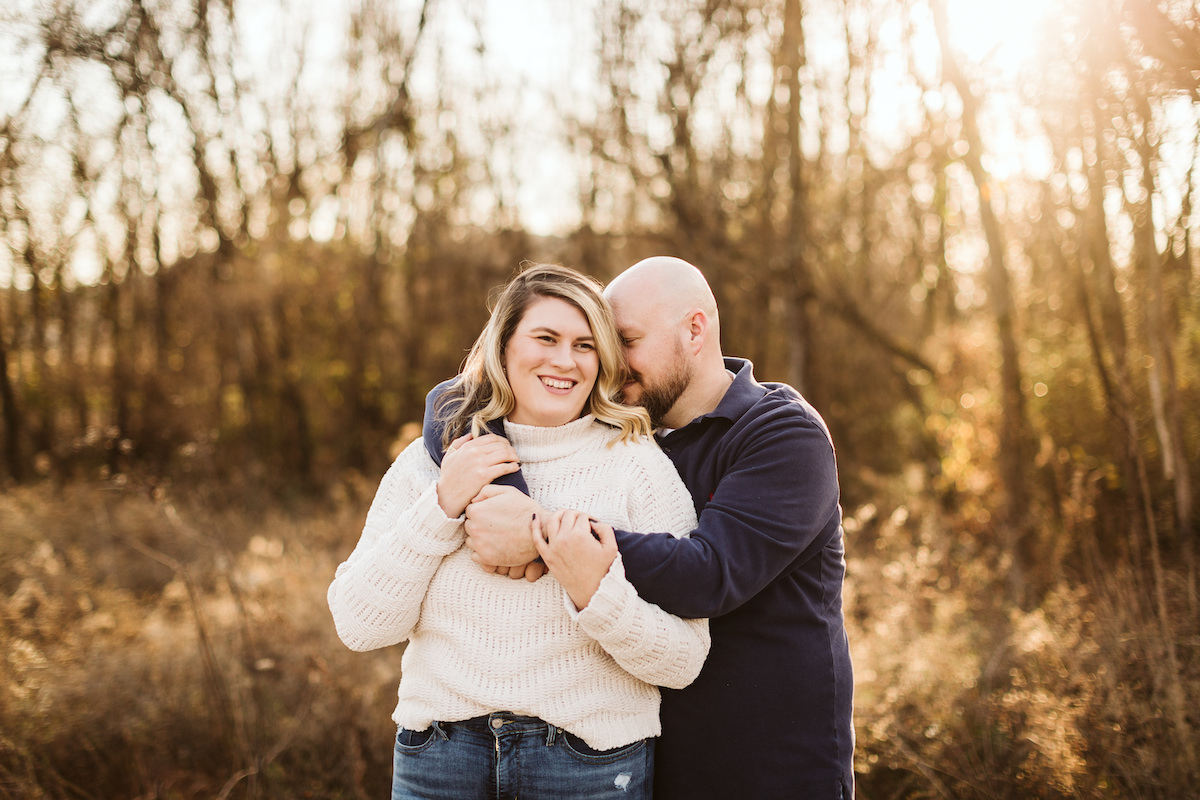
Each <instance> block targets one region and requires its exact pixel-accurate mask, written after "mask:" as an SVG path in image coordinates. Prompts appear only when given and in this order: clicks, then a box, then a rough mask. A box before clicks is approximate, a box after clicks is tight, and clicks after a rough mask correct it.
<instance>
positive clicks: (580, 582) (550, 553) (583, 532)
mask: <svg viewBox="0 0 1200 800" xmlns="http://www.w3.org/2000/svg"><path fill="white" fill-rule="evenodd" d="M533 543H534V546H535V547H537V550H538V553H539V554H540V555H541V557H542V560H543V561H545V562H546V566H547V567H548V568H549V569H550V574H552V575H553V576H554V577H555V578H557V579H558V582H559V583H561V584H562V586H563V588H564V589H566V590H567V595H568V596H569V597H570V598H571V602H573V603H574V604H575V607H576V608H578V609H580V610H582V609H584V608H587V604H588V603H590V602H592V595H594V594H595V593H596V590H597V589H599V588H600V581H602V580H604V576H605V575H606V574H607V573H608V568H609V567H611V566H612V563H613V561H614V560H615V559H616V557H617V540H616V537H615V536H614V535H613V531H612V528H610V527H608V526H607V525H596V526H594V527H593V525H592V523H591V520H590V519H589V518H588V515H587V514H584V513H583V512H581V511H572V510H571V509H563V510H560V511H556V512H554V514H553V515H551V517H550V518H549V519H548V520H545V522H544V523H543V521H542V520H541V519H540V518H536V517H535V518H534V520H533Z"/></svg>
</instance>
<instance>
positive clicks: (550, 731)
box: [546, 722, 558, 747]
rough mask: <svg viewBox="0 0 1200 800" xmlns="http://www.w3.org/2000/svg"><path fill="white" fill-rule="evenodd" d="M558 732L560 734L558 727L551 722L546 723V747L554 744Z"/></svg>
mask: <svg viewBox="0 0 1200 800" xmlns="http://www.w3.org/2000/svg"><path fill="white" fill-rule="evenodd" d="M557 734H558V728H556V727H554V726H553V725H551V724H550V723H549V722H547V723H546V747H553V746H554V737H555V736H556V735H557Z"/></svg>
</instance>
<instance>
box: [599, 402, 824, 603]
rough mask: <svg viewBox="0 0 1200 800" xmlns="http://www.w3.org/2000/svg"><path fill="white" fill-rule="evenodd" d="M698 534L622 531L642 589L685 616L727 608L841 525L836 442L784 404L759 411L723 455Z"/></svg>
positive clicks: (634, 579)
mask: <svg viewBox="0 0 1200 800" xmlns="http://www.w3.org/2000/svg"><path fill="white" fill-rule="evenodd" d="M710 456H711V457H713V458H719V460H720V462H721V463H719V464H717V465H716V468H717V469H718V470H719V471H720V475H719V477H718V479H717V484H716V488H715V489H714V491H713V494H712V497H711V499H710V500H709V501H708V503H707V504H706V505H705V506H704V508H703V509H702V510H701V513H700V520H699V523H698V525H697V527H696V529H695V530H693V531H692V532H691V536H690V537H688V538H683V539H676V538H675V537H673V536H668V535H663V534H651V535H640V534H637V533H632V532H629V531H617V546H618V548H619V549H620V552H621V556H622V559H623V560H624V564H625V573H626V575H627V577H628V578H629V580H630V582H631V583H632V584H633V585H634V586H635V587H637V590H638V593H639V594H640V595H641V596H642V597H644V598H645V599H647V600H648V601H650V602H652V603H656V604H658V605H660V606H662V607H663V608H665V609H666V610H668V611H670V612H672V613H674V614H678V615H680V616H682V617H715V616H719V615H722V614H727V613H729V612H730V611H733V610H734V609H736V608H738V607H739V606H741V605H742V604H743V603H745V602H746V601H747V600H749V599H750V598H752V597H754V596H755V595H756V594H758V593H759V592H760V591H761V590H762V589H763V587H765V586H766V585H767V584H769V583H771V582H772V581H774V580H775V579H776V578H778V577H779V576H780V575H781V574H783V573H785V572H787V571H789V570H790V569H792V568H793V567H794V566H795V565H798V564H800V563H803V562H804V561H805V560H807V559H808V558H811V557H813V556H814V555H816V554H817V553H819V552H820V551H821V549H822V548H823V547H824V546H825V545H826V544H827V543H828V540H829V538H830V537H831V536H832V535H833V534H834V533H836V531H837V528H838V525H837V519H838V514H839V511H838V481H837V466H836V461H835V459H834V452H833V444H832V442H830V440H829V437H828V435H827V434H826V432H825V431H824V429H823V428H822V427H821V426H819V425H818V424H817V423H816V422H814V421H813V420H811V419H809V418H807V417H806V416H804V415H803V414H801V413H799V412H798V411H795V410H790V409H789V408H788V407H787V406H784V407H782V408H778V409H774V410H773V411H771V412H770V413H767V414H764V415H762V416H761V417H760V418H758V419H756V420H754V421H753V422H752V423H751V424H750V425H749V426H747V428H746V429H745V430H743V431H741V432H739V433H738V435H737V441H736V443H732V444H731V446H730V447H729V448H727V451H726V452H723V453H722V454H720V455H719V456H717V455H716V454H710Z"/></svg>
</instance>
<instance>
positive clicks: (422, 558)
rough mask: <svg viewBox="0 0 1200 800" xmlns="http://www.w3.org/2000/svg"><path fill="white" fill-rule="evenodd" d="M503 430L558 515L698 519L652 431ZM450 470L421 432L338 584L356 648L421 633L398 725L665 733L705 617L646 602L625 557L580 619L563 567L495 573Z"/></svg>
mask: <svg viewBox="0 0 1200 800" xmlns="http://www.w3.org/2000/svg"><path fill="white" fill-rule="evenodd" d="M505 431H506V433H507V435H508V437H509V439H510V441H511V442H512V444H513V447H514V448H515V449H516V451H517V455H518V456H519V457H520V459H521V468H522V471H523V472H524V474H525V479H526V481H527V482H528V484H529V490H530V494H531V495H532V497H533V499H534V500H536V501H537V502H538V503H539V504H540V505H541V506H542V508H544V509H545V510H546V512H547V513H550V512H552V511H555V510H557V509H560V508H572V509H576V510H579V511H586V512H587V513H588V514H589V515H590V516H592V517H595V518H597V519H599V520H602V521H604V522H606V523H608V524H610V525H612V526H613V527H615V528H621V529H624V530H639V531H668V532H670V533H672V534H674V535H676V536H682V535H683V534H685V533H687V532H688V531H690V530H692V529H693V528H694V527H695V525H696V517H695V513H694V510H693V507H692V501H691V498H690V496H689V495H688V492H687V489H686V488H685V487H684V485H683V483H682V481H680V479H679V476H678V474H677V473H676V472H675V469H674V467H673V466H672V465H671V462H670V461H669V460H668V459H667V457H666V456H665V455H664V454H663V453H662V452H661V451H660V450H659V449H658V447H657V445H655V444H654V443H653V442H652V441H651V440H649V439H643V440H640V441H636V442H632V443H626V444H623V443H620V442H616V441H615V440H616V439H617V432H616V431H614V430H613V429H611V428H609V427H608V426H606V425H603V424H601V423H599V422H597V421H596V420H595V419H594V418H593V417H591V416H590V415H589V416H585V417H583V418H581V419H579V420H576V421H574V422H572V423H569V424H567V425H563V426H559V427H554V428H542V427H533V426H527V425H515V424H512V423H506V424H505ZM610 443H612V444H611V446H608V445H609V444H610ZM438 477H439V470H438V467H437V466H436V465H435V464H434V463H433V461H432V459H430V457H429V455H428V453H427V452H426V450H425V446H424V444H423V443H422V442H421V441H420V440H417V441H416V442H413V443H412V444H411V445H410V446H409V447H408V448H406V449H405V450H404V452H403V453H401V454H400V456H399V457H398V458H397V459H396V462H395V463H394V464H393V465H392V467H391V469H389V470H388V472H387V474H386V475H385V476H384V478H383V481H382V483H381V484H380V487H379V491H378V492H377V493H376V495H375V500H374V502H373V503H372V504H371V509H370V511H369V512H368V514H367V521H366V525H365V526H364V528H363V533H362V538H361V539H360V540H359V543H358V546H357V547H355V549H354V552H353V553H351V555H350V557H349V558H348V559H347V560H346V561H345V562H344V563H343V564H341V565H340V566H339V567H338V569H337V574H336V577H335V578H334V581H333V583H332V584H331V585H330V587H329V607H330V610H331V611H332V612H333V617H334V623H335V625H336V627H337V631H338V635H339V636H340V637H341V639H342V641H343V642H345V643H346V645H347V646H348V647H350V648H351V649H353V650H372V649H375V648H379V647H387V646H389V645H393V644H397V643H399V642H402V641H405V640H407V641H408V645H407V647H406V648H405V650H404V656H403V659H402V662H401V673H402V679H401V681H400V689H399V702H398V704H397V706H396V710H395V713H394V714H393V716H392V718H393V719H394V720H395V721H396V723H397V724H398V725H402V726H404V727H405V728H410V729H413V730H423V729H424V728H427V727H428V726H429V725H430V724H431V723H432V722H434V721H443V722H453V721H457V720H462V719H468V718H470V717H475V716H479V715H481V714H488V713H491V712H494V711H509V712H512V713H514V714H527V715H530V716H536V717H541V718H542V719H544V720H545V721H547V722H549V723H551V724H553V725H556V726H558V727H561V728H565V729H566V730H568V731H570V732H571V733H573V734H575V735H576V736H579V737H580V738H581V739H583V740H584V741H585V742H587V743H588V745H589V746H591V747H594V748H597V749H604V750H607V749H610V748H613V747H620V746H622V745H626V744H629V743H631V742H634V741H637V740H639V739H644V738H646V737H650V736H657V735H658V734H659V733H660V731H661V727H660V725H659V720H658V706H659V694H658V689H657V686H669V687H672V688H682V687H683V686H686V685H687V684H689V683H691V681H692V680H693V679H694V678H695V677H696V675H697V674H698V673H699V671H700V667H701V665H702V664H703V662H704V658H705V656H706V655H707V653H708V646H709V638H708V624H707V621H705V620H683V619H680V618H679V617H674V616H671V615H669V614H667V613H666V612H664V611H663V610H662V609H660V608H659V607H658V606H655V605H652V604H650V603H647V602H645V601H643V600H641V599H640V598H639V597H638V596H637V593H636V591H635V590H634V589H633V586H632V585H631V584H630V583H629V582H628V581H627V580H626V579H625V572H624V566H623V564H622V562H621V559H620V557H619V556H618V558H617V560H616V561H614V562H613V565H612V567H611V568H610V569H609V571H608V574H607V575H606V576H605V577H604V580H603V581H602V582H601V585H600V588H599V590H598V591H597V592H596V594H595V596H594V597H593V598H592V601H591V602H590V603H589V604H588V607H587V608H585V609H584V610H583V611H581V612H579V613H577V614H574V613H572V612H571V611H570V610H569V609H573V606H571V604H570V600H569V599H568V598H567V597H566V593H565V591H564V590H563V588H562V586H561V585H560V584H559V583H558V581H556V580H555V579H554V577H553V576H552V575H547V576H545V577H543V578H541V579H540V580H538V581H537V582H536V583H532V584H531V583H529V582H528V581H524V580H512V579H511V578H508V577H505V576H498V575H492V574H489V573H486V572H484V571H483V570H481V569H480V568H479V566H478V565H476V564H475V563H474V562H473V561H471V557H470V552H469V551H468V550H467V548H466V547H465V546H464V541H465V533H464V531H463V527H462V519H461V518H460V519H456V520H455V519H447V518H446V516H445V515H444V514H443V513H442V510H441V507H440V506H439V505H438V504H437V480H438Z"/></svg>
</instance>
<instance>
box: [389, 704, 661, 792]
mask: <svg viewBox="0 0 1200 800" xmlns="http://www.w3.org/2000/svg"><path fill="white" fill-rule="evenodd" d="M653 783H654V740H653V739H643V740H641V741H637V742H634V743H633V744H629V745H626V746H624V747H618V748H616V749H613V750H593V749H592V748H590V747H588V746H587V745H586V744H584V743H583V740H581V739H579V738H578V737H576V736H574V735H572V734H570V733H567V732H566V731H564V730H563V729H562V728H556V727H555V726H553V725H547V724H546V723H545V722H543V721H542V720H540V719H538V718H536V717H521V716H515V715H513V714H506V713H503V712H497V713H495V714H488V715H487V716H486V717H475V718H473V719H469V720H464V721H462V722H435V723H433V725H432V726H430V727H429V728H426V729H425V730H423V731H410V730H407V729H405V728H401V729H400V732H399V733H398V734H397V735H396V752H395V756H394V757H393V759H392V800H507V799H508V798H517V797H520V799H521V800H600V798H620V800H650V791H651V786H652V785H653Z"/></svg>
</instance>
